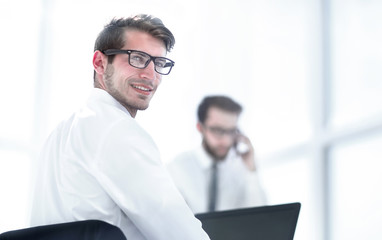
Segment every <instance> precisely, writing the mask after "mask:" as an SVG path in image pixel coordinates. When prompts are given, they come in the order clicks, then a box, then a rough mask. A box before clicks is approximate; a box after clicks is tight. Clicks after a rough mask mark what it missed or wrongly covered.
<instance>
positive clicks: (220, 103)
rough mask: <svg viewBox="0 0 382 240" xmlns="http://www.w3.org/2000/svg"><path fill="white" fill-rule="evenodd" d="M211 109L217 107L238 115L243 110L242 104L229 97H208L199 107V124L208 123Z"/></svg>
mask: <svg viewBox="0 0 382 240" xmlns="http://www.w3.org/2000/svg"><path fill="white" fill-rule="evenodd" d="M211 107H216V108H219V109H222V110H224V111H227V112H232V113H236V114H238V115H239V114H240V113H241V112H242V110H243V108H242V107H241V105H240V104H238V103H237V102H235V101H234V100H232V99H231V98H229V97H227V96H222V95H217V96H207V97H205V98H204V99H203V100H202V102H201V103H200V104H199V107H198V121H199V122H201V123H204V122H205V121H206V118H207V113H208V110H209V109H210V108H211Z"/></svg>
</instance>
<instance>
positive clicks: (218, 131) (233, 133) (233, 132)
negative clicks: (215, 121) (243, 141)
mask: <svg viewBox="0 0 382 240" xmlns="http://www.w3.org/2000/svg"><path fill="white" fill-rule="evenodd" d="M203 126H204V127H205V128H206V129H207V130H208V131H210V132H211V133H212V134H213V135H214V136H216V137H218V138H221V137H223V136H224V135H227V136H230V137H232V138H235V137H237V136H238V134H239V130H238V129H237V128H232V129H224V128H222V127H212V126H206V125H203Z"/></svg>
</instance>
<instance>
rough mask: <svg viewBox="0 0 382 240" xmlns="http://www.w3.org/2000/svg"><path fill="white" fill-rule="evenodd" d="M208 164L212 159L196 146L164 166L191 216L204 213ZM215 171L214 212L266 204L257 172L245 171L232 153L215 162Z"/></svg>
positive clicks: (208, 173) (242, 164)
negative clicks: (216, 172) (216, 175)
mask: <svg viewBox="0 0 382 240" xmlns="http://www.w3.org/2000/svg"><path fill="white" fill-rule="evenodd" d="M212 163H213V161H212V158H211V157H210V156H209V155H208V154H207V152H206V151H205V150H204V148H203V147H202V146H200V147H199V148H197V149H195V150H192V151H188V152H184V153H182V154H180V155H178V156H177V157H176V158H175V159H173V160H172V161H170V162H169V163H168V164H167V168H168V170H169V172H170V174H171V176H172V178H173V179H174V182H175V184H176V185H177V187H178V189H179V191H180V192H181V194H182V195H183V197H184V199H185V200H186V202H187V204H188V205H189V206H190V208H191V209H192V211H193V212H194V213H203V212H207V211H208V198H209V197H208V196H209V195H208V189H209V183H210V178H211V169H212ZM217 170H218V182H217V189H218V190H217V202H216V210H217V211H219V210H229V209H236V208H243V207H254V206H261V205H265V204H266V198H265V194H264V191H263V189H262V188H261V186H260V183H259V178H258V176H257V173H256V172H255V171H249V170H248V169H247V168H246V166H245V165H244V163H243V160H242V159H241V158H240V156H238V155H237V154H236V153H235V151H233V150H231V151H230V152H229V154H228V156H227V158H226V159H224V160H223V161H220V162H219V163H218V165H217Z"/></svg>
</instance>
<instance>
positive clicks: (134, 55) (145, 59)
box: [129, 51, 172, 74]
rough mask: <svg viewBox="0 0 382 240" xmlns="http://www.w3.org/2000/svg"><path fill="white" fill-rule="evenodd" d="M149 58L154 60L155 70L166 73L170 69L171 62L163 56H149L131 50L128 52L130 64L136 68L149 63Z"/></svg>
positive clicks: (143, 66)
mask: <svg viewBox="0 0 382 240" xmlns="http://www.w3.org/2000/svg"><path fill="white" fill-rule="evenodd" d="M151 59H153V61H154V66H155V71H157V72H158V73H161V74H168V73H169V72H170V71H171V68H172V63H171V61H170V60H168V59H167V58H164V57H151V56H150V55H148V54H146V53H144V52H136V51H132V52H131V53H130V58H129V62H130V65H132V66H133V67H136V68H145V67H147V65H149V63H150V61H151Z"/></svg>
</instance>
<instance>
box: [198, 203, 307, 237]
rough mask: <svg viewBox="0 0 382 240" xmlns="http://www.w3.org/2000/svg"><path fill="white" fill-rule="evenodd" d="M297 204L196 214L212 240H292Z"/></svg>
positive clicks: (298, 205) (295, 223) (297, 211)
mask: <svg viewBox="0 0 382 240" xmlns="http://www.w3.org/2000/svg"><path fill="white" fill-rule="evenodd" d="M300 207H301V204H300V203H288V204H283V205H272V206H262V207H253V208H242V209H237V210H228V211H220V212H211V213H201V214H196V215H195V216H196V217H197V218H198V219H199V220H200V221H201V222H202V226H203V229H204V230H205V231H206V232H207V234H208V235H209V236H210V238H211V240H292V239H293V236H294V232H295V230H296V225H297V219H298V215H299V212H300Z"/></svg>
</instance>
